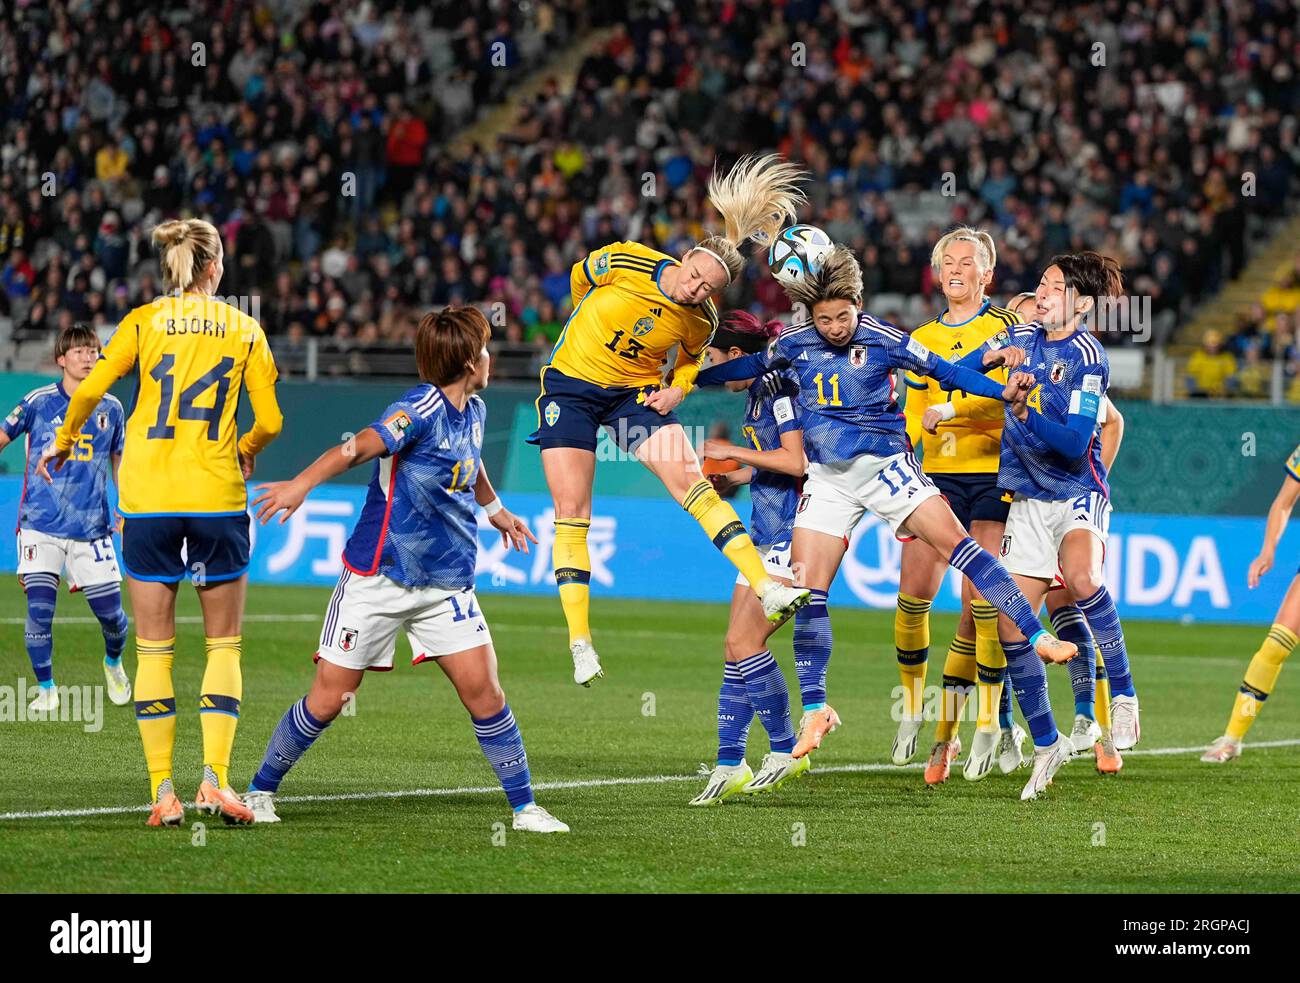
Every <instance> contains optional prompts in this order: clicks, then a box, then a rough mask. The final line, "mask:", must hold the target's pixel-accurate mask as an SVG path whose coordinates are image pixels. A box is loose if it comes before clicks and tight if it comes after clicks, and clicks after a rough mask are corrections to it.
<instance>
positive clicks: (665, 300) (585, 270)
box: [547, 242, 718, 392]
mask: <svg viewBox="0 0 1300 983" xmlns="http://www.w3.org/2000/svg"><path fill="white" fill-rule="evenodd" d="M670 265H672V266H675V265H677V261H676V260H675V259H673V258H672V257H671V256H666V255H664V254H663V253H661V252H656V251H655V250H653V249H650V248H648V247H646V246H643V245H641V244H640V243H638V242H615V243H612V244H610V245H608V246H604V247H602V248H600V249H597V250H595V251H593V252H592V253H590V254H588V255H587V257H586V258H584V259H583V260H582V261H581V262H579V263H574V264H573V270H572V272H571V273H570V275H569V280H570V288H571V290H572V293H573V313H572V314H570V315H569V320H568V322H567V323H566V324H565V325H564V330H563V331H561V332H560V337H559V340H558V341H557V342H556V343H555V349H554V350H553V351H552V352H551V357H550V361H549V362H548V363H547V364H548V365H552V366H554V367H555V368H557V369H559V370H560V371H561V372H563V373H564V374H565V375H567V376H569V377H571V378H574V379H581V380H582V381H584V382H590V383H593V384H594V385H597V386H603V387H606V388H612V387H622V386H627V387H640V386H650V385H655V384H656V383H659V382H660V381H662V379H663V367H664V364H665V363H666V362H667V358H668V352H669V351H670V350H671V349H672V347H673V346H674V345H677V344H680V345H681V347H680V348H679V349H678V354H677V361H676V364H675V366H674V370H673V377H672V380H671V382H672V384H673V385H680V386H681V387H682V389H683V390H684V391H686V392H689V391H690V390H691V388H692V387H693V386H694V384H695V377H696V376H697V375H698V374H699V370H700V365H701V364H702V363H703V361H704V352H705V349H706V348H708V344H709V340H710V339H711V338H712V337H713V332H714V331H715V330H716V329H717V327H718V309H717V307H716V306H715V305H714V303H713V301H711V300H706V301H705V302H704V303H703V304H700V305H690V304H678V303H677V302H676V301H673V300H670V299H669V297H668V295H667V294H665V293H664V292H663V289H662V288H661V287H660V286H659V277H660V275H661V274H662V273H663V271H664V270H665V269H667V268H668V267H669V266H670Z"/></svg>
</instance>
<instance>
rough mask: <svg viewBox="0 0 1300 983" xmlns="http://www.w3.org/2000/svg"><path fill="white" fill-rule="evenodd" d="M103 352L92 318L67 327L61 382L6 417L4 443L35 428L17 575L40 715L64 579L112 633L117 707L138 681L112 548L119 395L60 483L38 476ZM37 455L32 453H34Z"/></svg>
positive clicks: (60, 342) (108, 400) (100, 413)
mask: <svg viewBox="0 0 1300 983" xmlns="http://www.w3.org/2000/svg"><path fill="white" fill-rule="evenodd" d="M98 358H99V339H98V338H97V337H96V336H95V332H94V331H93V330H92V329H91V328H90V327H89V326H88V325H85V324H75V325H73V326H72V327H69V328H64V329H63V330H62V331H60V332H59V336H58V339H57V340H56V341H55V343H54V361H55V364H57V365H58V366H59V368H61V369H62V370H63V378H62V379H61V380H59V381H58V382H55V383H51V384H50V385H48V386H42V387H41V388H39V389H33V390H32V391H31V392H29V393H28V394H27V395H26V396H24V397H23V398H22V401H21V402H20V403H19V404H18V405H17V406H15V407H14V409H13V412H12V413H10V414H9V415H8V416H7V417H6V418H5V420H4V422H3V423H0V449H3V448H4V447H5V446H6V445H7V444H8V443H9V442H10V441H11V440H14V439H15V438H16V437H18V436H20V435H22V434H26V435H27V463H26V465H25V466H24V470H23V495H22V500H21V501H20V502H19V503H18V579H19V581H20V582H21V583H22V585H23V590H24V591H25V592H26V594H27V626H26V629H25V632H24V640H25V641H26V643H27V657H28V658H29V659H31V661H32V671H33V672H34V673H35V674H36V682H37V685H38V687H39V689H38V692H37V694H36V698H35V699H34V700H32V702H31V705H30V706H29V707H28V709H30V710H31V711H32V712H33V713H49V712H51V711H53V710H56V709H58V706H59V691H58V689H56V688H55V685H54V662H53V659H54V635H53V631H54V604H55V601H56V600H57V599H58V593H59V577H60V576H61V575H66V576H67V578H68V582H69V583H70V584H72V585H74V586H75V587H76V588H78V589H80V590H81V592H82V593H83V594H85V595H86V600H87V601H88V602H89V603H90V610H91V611H93V612H94V613H95V617H96V618H97V619H99V628H100V631H102V632H103V634H104V679H105V681H106V682H107V688H108V698H109V699H110V700H112V701H113V702H114V703H115V704H117V705H118V706H123V705H125V704H126V703H128V702H129V701H130V699H131V682H130V680H128V679H127V676H126V670H125V669H124V668H122V650H123V649H124V648H125V647H126V634H127V620H126V612H124V611H123V610H122V575H121V573H119V572H118V567H117V553H116V551H115V550H114V549H113V524H112V520H111V518H110V515H109V508H108V476H109V471H110V469H111V471H112V475H113V481H114V483H116V482H117V469H118V464H119V463H120V462H121V460H122V444H123V440H124V435H123V429H124V426H125V419H124V415H123V413H122V404H121V403H120V402H118V400H117V397H116V396H109V395H106V396H104V397H103V399H101V400H100V401H99V403H98V404H97V405H96V406H95V407H94V408H93V409H92V410H91V414H90V423H89V425H88V426H86V427H85V428H84V431H83V433H82V434H81V437H80V439H79V440H78V441H77V444H76V446H75V447H74V448H73V453H72V456H71V458H70V460H71V462H72V464H71V466H70V467H67V468H64V469H63V470H62V471H60V472H58V473H57V474H56V475H55V476H54V480H53V481H52V482H49V483H46V482H44V481H38V480H36V477H35V475H34V474H33V471H34V470H35V468H36V464H37V461H38V460H39V459H40V456H41V452H42V451H44V450H45V448H46V447H47V446H48V445H49V444H50V442H51V441H52V440H53V439H54V431H55V430H56V429H57V427H58V426H59V424H60V423H62V422H63V418H64V417H65V416H67V413H68V405H69V402H70V400H71V399H72V397H73V396H74V395H75V394H76V392H77V387H78V386H80V385H81V383H82V381H83V380H84V379H85V378H86V376H88V375H90V371H91V369H93V368H94V367H95V362H96V360H97V359H98ZM33 450H35V451H36V453H35V454H33V453H32V451H33Z"/></svg>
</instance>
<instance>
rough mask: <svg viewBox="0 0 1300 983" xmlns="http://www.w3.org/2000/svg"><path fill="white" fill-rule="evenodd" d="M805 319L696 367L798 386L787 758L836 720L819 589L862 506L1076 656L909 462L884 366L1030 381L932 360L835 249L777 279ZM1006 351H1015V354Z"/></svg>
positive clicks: (973, 386)
mask: <svg viewBox="0 0 1300 983" xmlns="http://www.w3.org/2000/svg"><path fill="white" fill-rule="evenodd" d="M783 286H784V289H785V292H786V295H787V296H788V297H789V298H790V300H791V301H792V302H793V303H795V304H796V305H800V304H801V305H803V306H804V307H805V308H806V309H807V310H809V311H810V312H811V315H812V319H811V321H809V322H805V323H802V324H796V325H792V326H791V327H789V328H787V329H786V330H785V331H784V332H783V333H782V334H781V336H780V337H779V338H778V339H777V340H776V343H775V344H774V345H773V346H772V349H771V350H770V352H769V353H768V354H767V355H764V354H756V355H748V356H746V357H744V358H738V359H734V360H732V361H730V362H728V363H726V364H724V365H720V366H715V367H713V368H710V369H708V370H706V371H705V372H704V373H703V374H702V375H701V376H700V381H701V383H702V384H703V383H721V382H728V381H734V380H737V379H749V378H753V377H755V376H760V375H762V374H763V373H765V372H767V371H769V370H770V369H772V368H779V367H785V366H789V367H790V368H792V369H793V371H794V373H795V375H796V377H797V379H798V382H799V404H800V409H801V410H802V411H803V423H804V446H805V450H806V452H807V455H808V460H809V462H810V463H809V466H808V482H807V484H806V485H805V487H804V491H803V495H802V496H801V498H800V500H799V505H798V508H797V510H796V514H795V521H794V536H793V557H794V564H795V567H796V569H800V570H801V571H802V573H803V582H804V583H805V584H806V585H807V586H808V587H809V588H811V590H812V602H811V603H810V604H809V605H808V606H807V607H805V608H803V609H801V610H800V612H799V613H798V615H797V616H796V621H795V632H794V649H795V669H796V671H797V673H798V676H799V688H800V694H801V697H802V700H803V707H804V717H803V719H802V721H801V725H800V734H799V740H798V742H797V743H796V745H795V749H794V755H795V756H796V757H802V756H803V755H805V754H807V753H808V752H809V751H811V750H813V749H814V748H816V747H818V746H819V745H820V744H821V741H822V739H823V738H824V737H825V735H826V734H828V733H829V732H830V731H831V730H833V729H834V728H835V726H836V725H837V724H838V723H839V717H838V715H837V714H836V713H835V711H834V710H833V709H832V708H831V707H830V706H829V705H828V704H827V703H826V671H827V666H828V665H829V663H830V656H831V623H830V615H829V612H828V610H827V606H826V596H827V592H828V591H829V589H830V585H831V582H832V581H833V580H834V578H835V574H836V572H837V571H838V569H839V566H840V562H841V561H842V560H843V558H844V553H845V551H846V550H847V548H848V542H849V535H850V533H852V531H853V529H854V527H855V526H856V525H857V523H858V521H859V520H860V519H861V518H862V516H863V514H864V513H865V512H867V511H871V512H872V513H873V514H875V515H876V516H878V517H879V518H881V519H882V520H884V521H885V522H887V523H888V524H889V526H890V528H891V530H893V532H894V534H895V535H896V536H907V535H913V536H917V537H919V538H921V539H922V540H924V541H925V542H926V543H928V544H929V545H930V546H931V547H932V548H934V549H936V550H938V551H939V552H940V553H941V554H942V555H944V556H946V557H948V562H949V563H950V564H951V565H952V566H954V567H956V568H957V569H958V570H960V571H961V572H962V573H963V574H964V575H965V576H966V577H968V578H969V579H970V580H971V581H972V582H973V583H974V586H975V588H976V589H977V590H979V592H980V593H981V594H982V595H983V596H984V597H986V598H988V599H989V600H990V601H991V602H992V603H993V604H994V605H995V606H996V607H997V608H998V609H999V610H1001V611H1003V612H1004V613H1006V614H1007V615H1008V616H1010V617H1011V618H1012V619H1013V620H1014V621H1015V623H1016V624H1018V625H1020V626H1021V631H1023V632H1024V633H1025V634H1026V636H1027V637H1029V638H1030V639H1031V644H1032V646H1033V647H1034V648H1036V649H1037V651H1038V653H1039V654H1040V655H1041V656H1042V657H1043V658H1045V659H1049V660H1050V661H1053V662H1064V661H1065V660H1066V659H1068V658H1070V657H1071V656H1072V655H1074V653H1075V647H1074V646H1073V645H1071V644H1069V643H1068V642H1063V641H1060V640H1058V639H1056V638H1054V637H1053V636H1052V635H1051V633H1050V632H1047V631H1045V630H1044V629H1043V628H1042V626H1041V625H1040V624H1039V623H1038V619H1037V617H1036V615H1035V614H1034V611H1033V609H1032V608H1031V607H1030V606H1029V603H1028V602H1027V601H1026V600H1025V597H1024V595H1023V594H1022V593H1021V592H1020V590H1019V588H1017V587H1016V585H1015V583H1014V582H1013V581H1012V579H1011V577H1010V575H1009V574H1008V573H1007V572H1006V570H1004V569H1003V568H1002V566H1001V564H999V563H998V561H997V560H995V559H994V558H993V557H992V556H991V555H990V554H989V553H988V551H987V550H984V549H983V548H981V547H980V545H979V544H978V543H977V542H975V540H973V539H971V538H970V537H969V536H968V535H967V534H966V530H965V529H963V528H962V527H961V524H960V523H959V522H958V521H957V519H956V517H955V516H954V515H953V513H952V509H951V508H950V507H949V506H948V504H947V503H946V502H945V501H944V500H943V497H942V496H941V495H940V493H939V489H938V488H936V487H935V486H934V483H933V482H931V481H930V479H929V478H927V477H926V476H925V475H924V474H923V473H922V472H921V469H920V466H919V465H918V464H917V463H916V458H915V457H914V456H913V455H912V452H911V448H910V447H909V446H908V443H907V434H906V430H905V427H904V422H903V415H902V413H901V412H900V411H899V407H898V401H897V400H896V399H895V394H894V385H893V373H894V370H895V369H899V368H902V369H907V370H910V371H912V372H914V373H916V374H917V375H923V376H934V377H935V378H936V379H938V380H939V381H940V382H941V383H943V384H945V385H947V386H950V387H952V388H956V389H963V390H965V391H967V392H970V393H975V394H978V395H982V396H986V397H989V398H1001V399H1002V400H1004V401H1006V402H1010V401H1012V400H1013V399H1015V398H1016V396H1017V394H1023V392H1024V391H1025V390H1027V388H1028V387H1029V386H1030V385H1032V383H1033V380H1032V378H1030V377H1029V376H1027V375H1025V374H1024V373H1018V372H1017V373H1013V374H1012V376H1011V378H1010V380H1009V381H1008V382H1007V384H1006V385H1005V386H1002V385H999V384H998V383H996V382H994V381H992V380H990V379H987V378H985V377H984V376H983V375H981V374H980V373H979V372H976V371H974V370H973V369H972V368H969V367H967V366H965V365H960V366H959V365H954V364H953V363H951V362H949V361H947V360H946V359H943V358H940V357H939V356H937V355H935V354H934V352H932V351H930V349H928V348H926V347H925V346H924V345H923V344H921V343H920V342H919V341H917V340H916V339H914V338H909V337H908V336H907V335H906V334H904V333H903V332H902V331H900V330H898V329H897V328H895V327H893V326H892V325H889V324H886V323H885V322H883V321H879V320H877V319H876V318H874V317H872V316H871V315H870V314H868V313H867V312H866V311H863V310H862V309H861V303H862V269H861V267H859V266H858V262H857V260H856V259H854V257H853V254H852V253H851V252H849V250H848V249H846V248H844V247H843V246H837V247H835V249H834V250H832V252H831V253H829V254H828V255H827V257H826V258H825V260H824V261H823V264H822V268H821V270H820V271H819V272H818V273H817V274H816V275H813V276H809V277H808V278H806V279H804V280H801V281H798V282H796V283H794V284H791V285H783ZM1013 352H1014V350H1012V349H1006V348H1004V349H1000V350H997V351H992V350H988V351H981V353H980V360H979V361H977V362H970V363H968V364H984V365H993V364H1002V363H1003V362H1007V361H1012V360H1014V355H1013V354H1012V353H1013ZM1015 354H1019V353H1018V352H1016V353H1015Z"/></svg>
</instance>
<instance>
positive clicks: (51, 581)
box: [23, 573, 59, 689]
mask: <svg viewBox="0 0 1300 983" xmlns="http://www.w3.org/2000/svg"><path fill="white" fill-rule="evenodd" d="M23 590H25V591H26V592H27V626H26V628H25V629H24V631H23V640H24V641H25V642H26V643H27V658H29V659H31V661H32V672H33V673H35V674H36V681H37V682H38V683H40V684H41V686H42V687H44V688H45V689H50V688H52V687H53V686H54V604H55V602H56V601H57V600H58V597H59V575H58V574H56V573H26V574H23Z"/></svg>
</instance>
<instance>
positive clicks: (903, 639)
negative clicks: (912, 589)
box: [894, 594, 930, 719]
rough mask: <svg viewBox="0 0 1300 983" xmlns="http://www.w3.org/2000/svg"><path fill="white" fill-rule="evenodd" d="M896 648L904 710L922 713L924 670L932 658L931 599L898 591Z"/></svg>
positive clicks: (895, 632)
mask: <svg viewBox="0 0 1300 983" xmlns="http://www.w3.org/2000/svg"><path fill="white" fill-rule="evenodd" d="M894 651H895V652H896V653H897V654H898V679H899V681H900V682H901V683H902V684H903V713H904V714H905V715H906V716H908V717H911V718H913V719H915V718H917V717H919V716H920V715H921V712H922V710H923V709H924V706H923V705H924V702H925V695H924V694H925V672H926V669H927V668H928V667H929V660H930V602H929V601H927V600H924V599H923V598H920V597H913V596H912V595H911V594H899V595H898V607H896V608H895V609H894Z"/></svg>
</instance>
